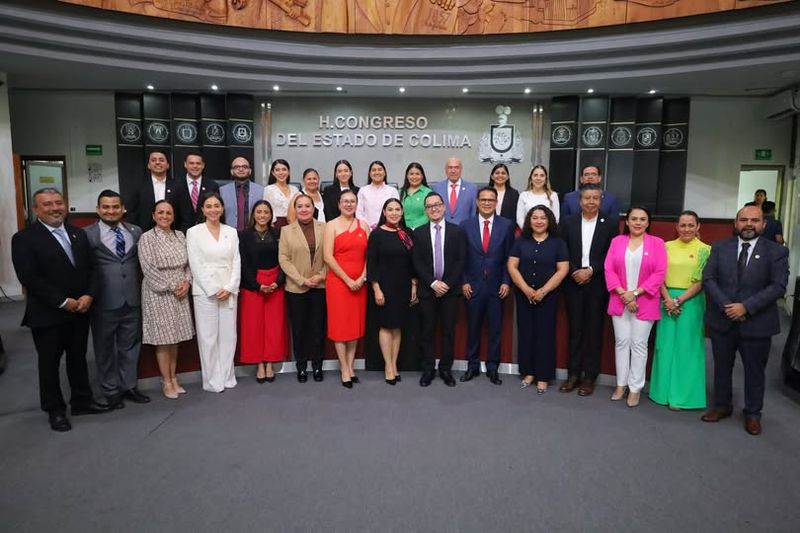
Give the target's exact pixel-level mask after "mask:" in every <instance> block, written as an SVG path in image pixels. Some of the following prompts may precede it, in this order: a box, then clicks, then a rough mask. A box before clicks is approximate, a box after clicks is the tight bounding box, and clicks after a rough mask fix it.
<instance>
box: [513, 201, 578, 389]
mask: <svg viewBox="0 0 800 533" xmlns="http://www.w3.org/2000/svg"><path fill="white" fill-rule="evenodd" d="M568 272H569V253H568V252H567V244H566V243H565V242H564V241H563V240H562V239H561V238H559V236H558V226H557V225H556V217H555V215H553V212H552V211H550V209H549V208H547V207H545V206H543V205H537V206H535V207H532V208H531V209H529V210H528V213H527V214H526V215H525V222H524V223H523V224H522V234H521V235H520V236H519V237H518V238H517V240H516V241H514V246H512V248H511V252H509V254H508V274H509V275H510V276H511V281H513V282H514V285H516V287H517V291H515V292H516V295H517V360H518V362H519V373H520V374H521V375H522V387H523V388H525V387H529V386H531V385H533V381H534V377H535V379H536V380H537V383H536V392H537V393H538V394H544V393H545V392H546V391H547V385H548V383H549V382H550V381H552V380H553V379H555V377H556V343H555V338H556V313H557V312H558V299H559V291H558V290H557V289H558V287H559V285H561V282H562V281H564V278H565V277H566V275H567V273H568Z"/></svg>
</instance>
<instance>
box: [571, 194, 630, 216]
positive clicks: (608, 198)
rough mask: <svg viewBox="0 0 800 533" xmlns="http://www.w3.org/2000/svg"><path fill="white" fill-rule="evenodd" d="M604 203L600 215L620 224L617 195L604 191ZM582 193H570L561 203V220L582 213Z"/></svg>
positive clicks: (601, 205)
mask: <svg viewBox="0 0 800 533" xmlns="http://www.w3.org/2000/svg"><path fill="white" fill-rule="evenodd" d="M602 199H603V200H602V202H601V203H600V213H602V214H604V215H605V216H607V217H609V218H611V219H613V220H615V221H616V222H619V200H617V195H616V194H614V193H613V192H611V191H603V196H602ZM580 200H581V193H580V191H572V192H568V193H567V194H566V196H564V201H563V202H562V203H561V218H566V217H568V216H570V215H574V214H576V213H580V212H581V203H580Z"/></svg>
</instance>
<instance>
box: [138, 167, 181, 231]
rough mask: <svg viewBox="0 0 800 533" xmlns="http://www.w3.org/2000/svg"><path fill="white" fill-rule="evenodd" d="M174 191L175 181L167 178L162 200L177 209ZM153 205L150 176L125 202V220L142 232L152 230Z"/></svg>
mask: <svg viewBox="0 0 800 533" xmlns="http://www.w3.org/2000/svg"><path fill="white" fill-rule="evenodd" d="M174 190H175V180H173V179H169V178H167V181H166V187H165V194H164V199H165V200H167V201H169V203H171V204H172V206H173V209H177V207H176V206H175V198H174ZM155 204H156V196H155V193H154V192H153V180H152V178H151V177H150V176H147V180H145V181H144V182H142V183H141V185H140V186H139V188H138V189H136V191H135V192H134V193H133V195H131V197H130V198H128V199H127V200H126V201H125V209H126V211H125V220H126V221H128V222H130V223H131V224H134V225H136V226H139V227H140V228H141V229H142V231H147V230H150V229H153V226H155V222H153V206H154V205H155ZM190 205H191V204H190ZM176 215H177V213H176ZM176 221H177V218H176Z"/></svg>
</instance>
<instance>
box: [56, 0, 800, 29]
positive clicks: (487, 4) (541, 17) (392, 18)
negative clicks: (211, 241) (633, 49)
mask: <svg viewBox="0 0 800 533" xmlns="http://www.w3.org/2000/svg"><path fill="white" fill-rule="evenodd" d="M60 1H61V2H66V3H71V4H79V5H84V6H89V7H95V8H101V9H110V10H115V11H123V12H127V13H136V14H140V15H150V16H157V17H164V18H169V19H174V20H187V21H193V22H205V23H209V24H224V25H228V26H239V27H247V28H259V29H266V30H281V31H299V32H328V33H355V34H359V33H360V34H386V35H390V34H399V35H403V34H406V35H492V34H505V33H528V32H541V31H553V30H568V29H575V28H590V27H596V26H610V25H616V24H625V23H633V22H642V21H652V20H660V19H668V18H673V17H685V16H689V15H699V14H703V13H714V12H718V11H728V10H733V9H744V8H750V7H757V6H763V5H768V4H775V3H780V2H788V1H791V0H491V1H488V0H60Z"/></svg>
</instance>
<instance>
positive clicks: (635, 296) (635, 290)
mask: <svg viewBox="0 0 800 533" xmlns="http://www.w3.org/2000/svg"><path fill="white" fill-rule="evenodd" d="M640 294H641V293H640V292H639V289H634V291H633V297H634V298H638V297H639V295H640Z"/></svg>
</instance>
